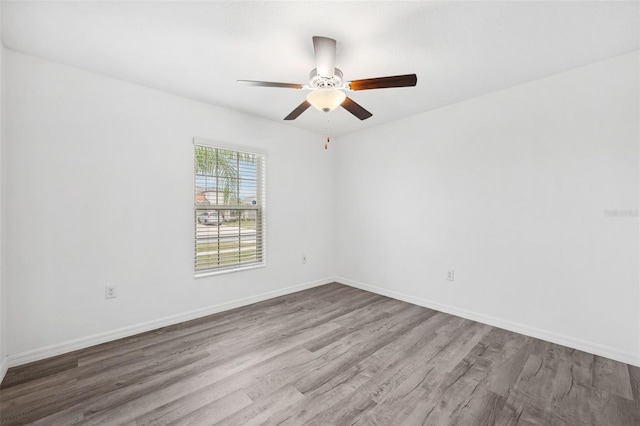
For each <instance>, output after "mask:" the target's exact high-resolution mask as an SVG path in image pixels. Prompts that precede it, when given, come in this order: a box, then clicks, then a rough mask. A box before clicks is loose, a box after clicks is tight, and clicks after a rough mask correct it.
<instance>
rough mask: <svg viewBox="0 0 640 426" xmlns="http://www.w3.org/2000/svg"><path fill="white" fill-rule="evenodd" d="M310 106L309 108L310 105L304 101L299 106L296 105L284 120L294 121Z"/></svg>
mask: <svg viewBox="0 0 640 426" xmlns="http://www.w3.org/2000/svg"><path fill="white" fill-rule="evenodd" d="M310 106H311V104H310V103H309V102H307V101H306V100H305V101H304V102H302V103H301V104H300V105H298V106H297V108H296V109H294V110H293V111H291V113H290V114H289V115H287V116H286V117H285V118H284V119H285V120H295V119H296V118H298V116H299V115H300V114H302V113H303V112H305V111H306V110H307V108H309V107H310Z"/></svg>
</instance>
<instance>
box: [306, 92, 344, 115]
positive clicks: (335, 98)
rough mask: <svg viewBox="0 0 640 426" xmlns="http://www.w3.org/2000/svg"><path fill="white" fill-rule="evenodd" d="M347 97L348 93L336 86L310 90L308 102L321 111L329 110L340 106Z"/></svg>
mask: <svg viewBox="0 0 640 426" xmlns="http://www.w3.org/2000/svg"><path fill="white" fill-rule="evenodd" d="M346 98H347V95H345V93H344V92H343V91H342V90H338V89H334V88H327V89H316V90H314V91H312V92H309V94H308V95H307V102H309V103H310V104H311V105H313V106H314V107H315V108H316V109H318V110H320V111H324V112H329V111H332V110H334V109H336V108H337V107H339V106H340V104H342V102H344V100H345V99H346Z"/></svg>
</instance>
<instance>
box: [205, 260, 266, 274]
mask: <svg viewBox="0 0 640 426" xmlns="http://www.w3.org/2000/svg"><path fill="white" fill-rule="evenodd" d="M265 266H267V264H266V262H263V263H257V264H255V265H248V266H241V267H238V268H232V269H223V270H220V271H209V272H201V273H197V274H195V275H194V276H193V277H194V278H206V277H212V276H214V275H224V274H231V273H233V272H240V271H248V270H250V269H258V268H264V267H265Z"/></svg>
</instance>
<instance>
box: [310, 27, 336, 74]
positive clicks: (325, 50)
mask: <svg viewBox="0 0 640 426" xmlns="http://www.w3.org/2000/svg"><path fill="white" fill-rule="evenodd" d="M313 50H314V51H315V53H316V69H317V72H318V75H319V76H320V77H333V74H334V73H335V69H336V41H335V40H334V39H332V38H327V37H320V36H313Z"/></svg>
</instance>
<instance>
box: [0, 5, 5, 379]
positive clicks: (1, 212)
mask: <svg viewBox="0 0 640 426" xmlns="http://www.w3.org/2000/svg"><path fill="white" fill-rule="evenodd" d="M1 7H2V5H1V4H0V9H1ZM1 16H2V12H1V10H0V22H2V19H1ZM1 32H2V28H1V25H0V33H1ZM4 60H5V59H4V46H3V45H2V42H0V382H2V379H3V378H4V375H5V373H6V371H7V362H6V358H7V309H6V301H7V298H6V296H5V294H6V285H5V282H6V279H5V271H6V268H5V265H6V263H5V253H6V252H5V249H4V247H5V243H6V241H5V235H6V234H5V229H6V226H5V223H6V214H5V206H6V203H5V195H6V191H5V182H6V179H5V173H6V167H5V155H4V151H5V148H4V146H5V140H6V138H5V136H4V131H5V128H6V126H5V125H4V123H5V112H6V109H5V108H4V99H5V97H4V94H5V87H6V86H5V83H4V78H5V72H4Z"/></svg>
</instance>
